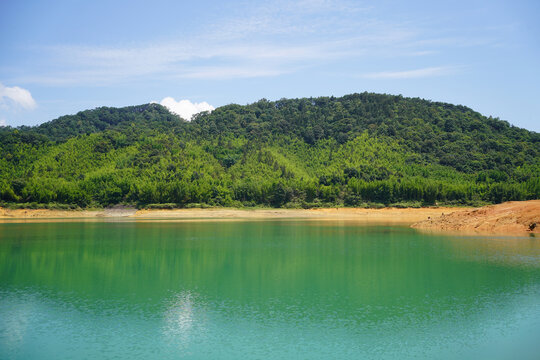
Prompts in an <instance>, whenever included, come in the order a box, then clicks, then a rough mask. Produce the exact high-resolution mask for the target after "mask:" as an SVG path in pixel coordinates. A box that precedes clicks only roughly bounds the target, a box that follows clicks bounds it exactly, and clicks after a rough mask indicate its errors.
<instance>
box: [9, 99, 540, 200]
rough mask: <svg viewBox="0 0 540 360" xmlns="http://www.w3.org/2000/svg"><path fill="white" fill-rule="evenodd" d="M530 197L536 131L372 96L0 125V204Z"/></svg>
mask: <svg viewBox="0 0 540 360" xmlns="http://www.w3.org/2000/svg"><path fill="white" fill-rule="evenodd" d="M539 198H540V134H538V133H535V132H530V131H527V130H524V129H520V128H517V127H514V126H511V125H509V124H508V123H507V122H505V121H501V120H498V119H494V118H491V117H489V118H488V117H485V116H482V115H481V114H479V113H477V112H475V111H473V110H471V109H469V108H467V107H464V106H455V105H450V104H444V103H437V102H430V101H426V100H421V99H410V98H404V97H401V96H391V95H379V94H371V93H362V94H353V95H348V96H344V97H341V98H334V97H321V98H309V99H291V100H287V99H283V100H279V101H267V100H260V101H258V102H256V103H253V104H250V105H246V106H240V105H227V106H223V107H220V108H218V109H216V110H215V111H213V112H212V113H201V114H198V115H196V116H195V117H194V118H193V119H192V121H191V122H187V121H184V120H182V119H180V118H179V117H178V116H176V115H173V114H171V113H170V112H169V111H168V110H167V109H166V108H164V107H162V106H160V105H158V104H147V105H141V106H131V107H126V108H118V109H117V108H105V107H103V108H98V109H95V110H87V111H82V112H79V113H77V114H76V115H69V116H63V117H60V118H58V119H56V120H53V121H51V122H48V123H45V124H42V125H39V126H36V127H20V128H17V129H13V128H9V127H6V128H0V201H1V202H2V203H3V204H4V206H6V205H9V206H17V205H16V204H21V205H20V206H30V207H41V206H64V207H74V206H80V207H90V206H110V205H115V204H130V205H137V206H150V207H185V206H204V205H210V206H257V205H264V206H273V207H316V206H341V205H344V206H382V205H397V206H421V205H433V204H436V203H438V204H454V205H455V204H464V205H465V204H467V205H471V204H481V203H499V202H502V201H507V200H528V199H539Z"/></svg>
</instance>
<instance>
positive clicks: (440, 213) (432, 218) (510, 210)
mask: <svg viewBox="0 0 540 360" xmlns="http://www.w3.org/2000/svg"><path fill="white" fill-rule="evenodd" d="M100 219H105V220H113V221H114V220H115V219H125V220H135V221H162V220H168V221H216V220H220V221H234V220H264V219H302V220H347V221H356V222H362V223H385V224H400V225H411V224H412V225H411V226H412V227H413V228H417V229H427V230H437V231H447V232H448V231H450V232H462V233H464V232H474V233H491V234H496V233H498V234H522V233H527V232H528V233H531V232H532V233H539V232H540V200H531V201H514V202H507V203H504V204H499V205H491V206H486V207H482V208H455V207H454V208H448V207H429V208H420V209H413V208H406V209H400V208H384V209H363V208H325V209H231V208H211V209H173V210H154V209H153V210H146V209H143V210H136V209H133V208H113V209H103V210H46V209H37V210H33V209H16V210H12V209H5V208H0V222H6V221H8V222H26V221H80V220H85V221H96V220H100ZM535 224H536V225H535Z"/></svg>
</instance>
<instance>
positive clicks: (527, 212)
mask: <svg viewBox="0 0 540 360" xmlns="http://www.w3.org/2000/svg"><path fill="white" fill-rule="evenodd" d="M412 227H413V228H417V229H429V230H444V231H459V232H478V233H497V234H514V233H515V234H521V233H527V232H528V233H540V200H529V201H510V202H506V203H503V204H498V205H490V206H485V207H481V208H477V209H472V210H470V209H469V210H461V211H455V212H453V213H451V214H446V213H445V214H444V215H441V216H438V217H435V218H430V219H428V220H424V221H420V222H417V223H415V224H413V225H412Z"/></svg>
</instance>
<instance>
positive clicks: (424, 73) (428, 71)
mask: <svg viewBox="0 0 540 360" xmlns="http://www.w3.org/2000/svg"><path fill="white" fill-rule="evenodd" d="M455 71H456V68H455V67H449V66H439V67H427V68H423V69H415V70H405V71H381V72H373V73H367V74H362V75H361V77H363V78H367V79H414V78H426V77H434V76H442V75H448V74H451V73H454V72H455Z"/></svg>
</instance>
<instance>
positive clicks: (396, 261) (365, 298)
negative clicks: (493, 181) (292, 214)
mask: <svg viewBox="0 0 540 360" xmlns="http://www.w3.org/2000/svg"><path fill="white" fill-rule="evenodd" d="M539 353H540V238H538V237H533V236H520V237H509V236H480V235H478V236H457V235H445V234H429V233H423V232H419V231H417V230H413V229H409V228H407V227H402V226H386V225H381V224H377V225H369V224H366V223H362V224H360V223H355V222H354V221H306V220H292V219H289V220H283V219H278V220H268V221H242V220H238V221H217V220H212V221H89V222H88V221H87V222H83V221H80V222H77V221H75V222H34V223H15V222H12V223H10V222H4V223H1V224H0V358H1V359H110V358H117V359H124V358H125V359H531V360H533V359H538V356H539V355H538V354H539Z"/></svg>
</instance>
